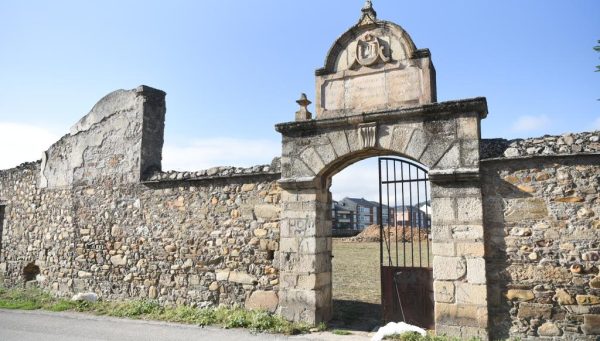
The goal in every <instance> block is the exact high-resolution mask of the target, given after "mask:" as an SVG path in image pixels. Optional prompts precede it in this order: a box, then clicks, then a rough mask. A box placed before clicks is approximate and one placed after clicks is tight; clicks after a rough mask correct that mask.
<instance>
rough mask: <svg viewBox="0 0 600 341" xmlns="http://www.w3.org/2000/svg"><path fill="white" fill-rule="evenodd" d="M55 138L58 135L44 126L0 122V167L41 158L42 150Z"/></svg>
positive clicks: (4, 167)
mask: <svg viewBox="0 0 600 341" xmlns="http://www.w3.org/2000/svg"><path fill="white" fill-rule="evenodd" d="M57 140H58V136H57V135H55V134H54V133H53V132H51V131H50V130H48V129H46V128H42V127H38V126H34V125H29V124H23V123H11V122H0V169H7V168H11V167H15V166H18V165H20V164H21V163H23V162H29V161H35V160H39V159H41V157H42V152H43V151H45V150H47V149H48V147H50V146H51V145H52V144H53V143H54V142H56V141H57Z"/></svg>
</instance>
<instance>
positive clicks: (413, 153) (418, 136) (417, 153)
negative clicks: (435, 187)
mask: <svg viewBox="0 0 600 341" xmlns="http://www.w3.org/2000/svg"><path fill="white" fill-rule="evenodd" d="M428 144H429V137H428V136H427V133H425V131H423V130H421V129H415V130H414V131H413V134H412V136H411V138H410V142H408V145H407V146H406V149H405V150H404V154H406V155H407V156H409V157H411V158H413V159H416V160H419V159H420V158H421V154H423V151H424V150H425V148H426V147H427V145H428ZM427 166H430V167H431V166H432V165H427Z"/></svg>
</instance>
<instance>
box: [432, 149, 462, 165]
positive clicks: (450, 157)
mask: <svg viewBox="0 0 600 341" xmlns="http://www.w3.org/2000/svg"><path fill="white" fill-rule="evenodd" d="M459 167H460V145H459V144H457V143H455V144H454V145H453V146H452V148H450V149H449V150H448V151H447V152H446V154H444V155H442V157H441V158H440V160H439V161H438V162H437V164H436V166H435V168H436V169H456V168H459Z"/></svg>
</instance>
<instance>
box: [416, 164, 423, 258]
mask: <svg viewBox="0 0 600 341" xmlns="http://www.w3.org/2000/svg"><path fill="white" fill-rule="evenodd" d="M418 178H419V169H418V168H417V179H418ZM420 192H421V181H417V212H416V213H417V217H418V218H419V219H417V224H419V225H418V226H417V240H418V241H419V267H420V268H422V267H423V261H422V259H421V258H423V255H422V254H421V225H422V223H421V208H420V207H419V205H420V204H421V203H420V201H421V199H420V198H421V193H420Z"/></svg>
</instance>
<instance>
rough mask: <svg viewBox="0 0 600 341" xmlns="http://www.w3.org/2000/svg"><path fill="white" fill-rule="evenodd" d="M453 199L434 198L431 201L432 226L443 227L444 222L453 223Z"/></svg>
mask: <svg viewBox="0 0 600 341" xmlns="http://www.w3.org/2000/svg"><path fill="white" fill-rule="evenodd" d="M454 204H455V202H454V199H453V198H435V199H433V200H432V201H431V210H432V214H431V219H432V222H433V224H434V225H443V223H445V222H455V221H456V212H455V211H454V208H455V205H454Z"/></svg>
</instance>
